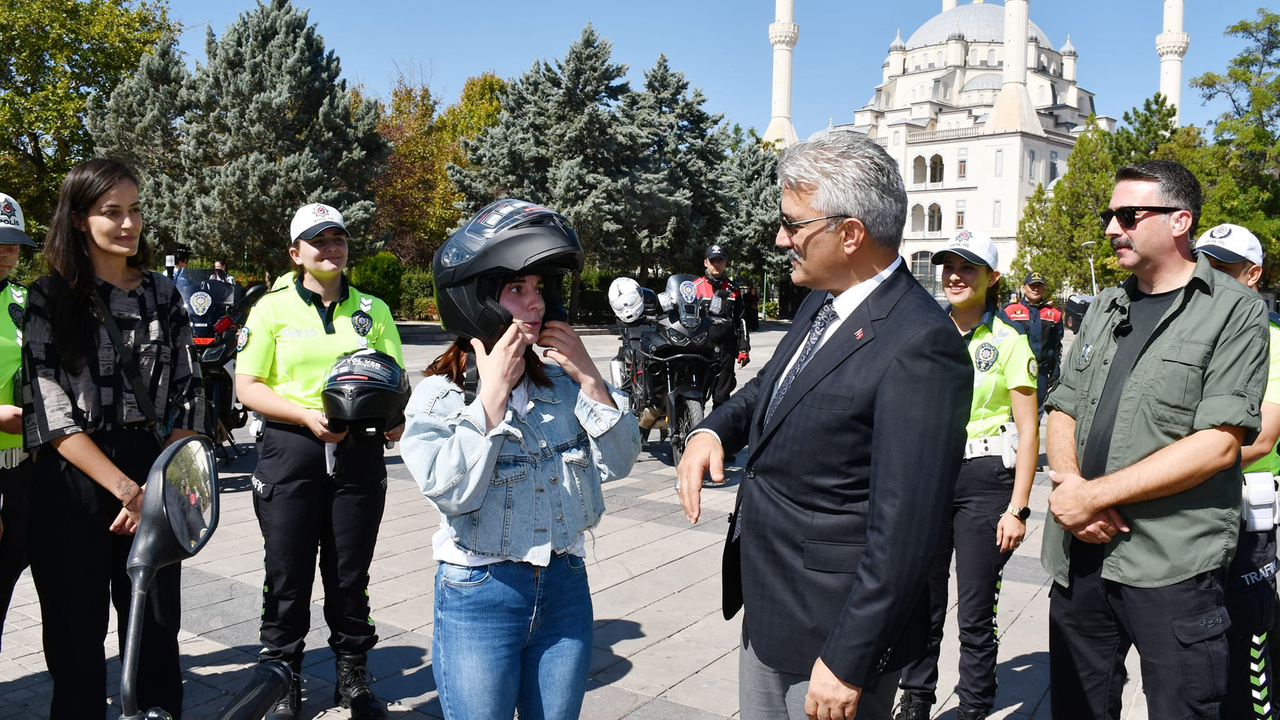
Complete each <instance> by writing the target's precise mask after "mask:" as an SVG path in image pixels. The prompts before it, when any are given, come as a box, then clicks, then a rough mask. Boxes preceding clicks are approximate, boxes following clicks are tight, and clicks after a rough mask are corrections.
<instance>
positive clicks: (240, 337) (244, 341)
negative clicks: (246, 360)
mask: <svg viewBox="0 0 1280 720" xmlns="http://www.w3.org/2000/svg"><path fill="white" fill-rule="evenodd" d="M248 345H249V328H247V327H242V328H240V332H239V333H237V334H236V352H243V351H244V349H245V347H247V346H248Z"/></svg>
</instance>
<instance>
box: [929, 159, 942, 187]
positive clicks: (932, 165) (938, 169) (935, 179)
mask: <svg viewBox="0 0 1280 720" xmlns="http://www.w3.org/2000/svg"><path fill="white" fill-rule="evenodd" d="M929 182H931V183H940V182H942V156H941V155H934V156H933V157H931V158H929Z"/></svg>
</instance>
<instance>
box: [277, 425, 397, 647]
mask: <svg viewBox="0 0 1280 720" xmlns="http://www.w3.org/2000/svg"><path fill="white" fill-rule="evenodd" d="M258 451H259V456H258V467H257V469H256V470H255V471H254V476H253V486H254V498H253V509H254V512H255V513H256V514H257V516H258V526H259V527H260V528H261V529H262V537H263V541H264V545H265V548H266V562H265V565H266V571H267V578H266V583H265V584H264V586H263V599H262V646H263V650H262V654H261V657H262V659H264V660H275V659H279V660H286V661H289V662H293V661H297V660H299V659H301V657H302V652H303V646H304V641H305V639H306V635H307V632H308V630H310V628H311V584H312V581H313V580H314V579H315V572H316V554H317V551H318V552H319V556H320V579H321V581H322V582H323V584H324V618H325V622H326V623H327V624H328V626H329V646H330V647H332V648H333V650H334V652H335V653H336V654H338V655H354V654H360V653H365V652H368V650H369V649H370V648H372V647H373V646H374V644H375V643H377V641H378V636H377V634H376V633H375V629H374V626H373V622H372V620H370V618H369V597H368V592H367V591H368V588H369V565H370V563H372V562H373V551H374V546H375V545H376V544H377V541H378V526H379V525H380V524H381V522H382V510H383V507H384V505H385V504H386V494H387V466H386V463H385V462H384V460H383V457H382V438H381V437H377V438H370V437H356V436H354V435H348V436H347V437H346V438H345V439H343V441H342V442H341V443H339V444H338V448H337V451H336V455H337V462H336V465H335V472H334V477H332V478H330V477H329V476H328V474H327V473H326V468H325V456H324V443H322V442H320V440H319V439H317V438H316V436H315V435H313V434H312V433H311V431H310V430H307V429H306V428H303V427H299V426H292V425H282V424H278V423H268V424H267V427H266V429H265V430H264V432H263V435H262V441H261V443H260V444H259V448H258Z"/></svg>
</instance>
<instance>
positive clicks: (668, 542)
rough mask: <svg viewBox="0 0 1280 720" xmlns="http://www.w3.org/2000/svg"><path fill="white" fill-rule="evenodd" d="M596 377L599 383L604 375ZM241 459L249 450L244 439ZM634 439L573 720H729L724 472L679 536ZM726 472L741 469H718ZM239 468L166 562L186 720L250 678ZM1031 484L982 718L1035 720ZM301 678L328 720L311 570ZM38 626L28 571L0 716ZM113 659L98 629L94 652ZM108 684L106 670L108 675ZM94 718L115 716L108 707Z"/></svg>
mask: <svg viewBox="0 0 1280 720" xmlns="http://www.w3.org/2000/svg"><path fill="white" fill-rule="evenodd" d="M784 331H785V326H783V325H766V327H765V328H763V331H762V332H760V333H757V334H755V335H753V337H752V345H753V347H754V348H755V349H754V350H753V354H752V357H753V361H752V363H751V365H749V366H748V367H747V368H745V369H744V370H743V371H740V374H739V382H740V383H742V382H745V381H746V380H748V379H750V377H752V376H753V375H754V373H755V371H756V370H758V369H759V368H760V366H761V365H763V363H764V361H765V360H766V359H767V358H768V357H769V355H770V353H772V352H773V349H774V347H776V345H777V343H778V341H779V340H780V339H781V337H782V334H783V332H784ZM585 341H586V344H587V348H588V350H589V351H590V352H591V354H592V357H593V359H595V360H596V363H597V365H598V366H599V367H601V368H602V371H604V372H606V373H607V363H608V360H609V358H610V357H612V356H613V353H614V352H615V350H616V341H615V340H613V339H612V338H611V337H609V336H607V335H594V336H589V337H586V338H585ZM442 349H443V345H441V344H439V343H438V342H430V341H429V340H428V341H415V340H413V339H410V340H409V342H408V343H407V344H406V348H405V356H406V358H405V359H406V364H407V365H409V367H410V368H415V367H416V368H422V367H425V366H426V364H427V362H429V361H430V360H431V359H433V358H434V357H435V356H436V355H437V354H439V352H440V351H441V350H442ZM606 377H607V374H606ZM242 440H243V441H244V442H242V443H241V445H240V447H241V448H242V449H243V450H245V451H248V452H250V453H251V452H252V446H251V445H249V444H248V438H247V436H245V437H242ZM654 440H655V442H650V443H646V444H645V446H644V449H643V452H642V454H641V457H640V461H639V462H638V463H637V465H636V468H635V471H634V472H633V473H632V475H631V476H630V477H628V478H626V479H624V480H621V481H618V482H614V483H610V484H608V485H607V486H606V490H605V498H606V503H607V507H608V508H609V510H608V512H607V514H606V515H605V517H604V519H603V520H602V521H601V523H600V526H599V528H597V529H596V531H595V532H594V533H593V535H592V537H591V538H590V539H589V541H588V543H587V549H588V552H589V558H588V562H589V566H588V572H589V574H590V578H591V588H592V595H593V600H594V606H595V617H596V630H595V642H594V651H593V657H592V662H591V680H590V685H589V690H588V693H587V698H586V703H585V707H584V709H583V713H582V717H583V718H586V719H587V720H622V719H623V718H625V719H626V720H665V719H670V720H676V719H679V720H721V719H724V718H736V717H737V716H738V715H737V713H738V687H737V686H738V680H737V678H738V668H737V647H738V636H739V631H740V622H739V620H738V619H735V620H734V621H729V622H726V621H725V620H724V619H723V618H722V616H721V612H720V550H721V544H722V543H723V541H724V530H725V527H726V525H725V518H726V517H727V515H728V512H729V511H730V510H731V509H732V506H733V498H734V493H735V490H736V484H737V477H736V473H732V472H731V478H730V480H729V481H728V482H727V483H726V486H725V487H723V488H714V489H709V490H706V491H705V492H704V495H703V498H704V508H705V509H704V519H703V520H701V521H700V522H699V523H698V524H697V525H694V526H690V525H689V524H688V522H687V521H686V520H685V518H684V515H683V513H682V512H681V511H680V506H679V503H678V501H677V499H676V497H675V494H674V492H673V491H672V484H673V481H674V477H675V470H674V468H673V467H672V465H671V459H670V454H669V451H668V449H667V446H666V445H665V443H664V444H659V443H657V442H656V440H657V433H654ZM387 464H388V470H389V474H390V479H389V483H388V495H387V505H386V515H385V518H384V520H383V523H382V527H381V532H380V537H379V541H378V550H377V555H376V557H375V559H374V562H373V568H372V570H371V575H372V584H371V586H370V589H369V594H370V599H371V602H372V605H373V618H374V620H375V621H376V623H377V625H378V633H379V636H380V638H381V640H380V642H379V643H378V646H377V647H376V648H375V649H374V650H373V651H372V652H371V653H370V655H369V668H370V670H371V671H372V673H373V675H374V676H375V678H376V682H374V683H373V686H372V687H373V689H374V690H375V692H377V694H378V695H379V696H380V697H382V698H384V699H386V700H388V701H390V703H391V705H390V708H391V711H392V716H393V717H396V718H438V717H440V715H441V714H440V707H439V703H438V702H437V700H436V691H435V681H434V679H433V678H432V674H431V625H432V615H431V607H432V582H433V577H434V572H435V563H434V562H433V561H432V559H431V535H432V533H434V532H435V530H436V528H437V527H438V523H439V519H438V516H437V514H436V512H435V510H433V509H432V508H431V507H430V506H429V505H428V504H427V502H426V500H424V499H423V497H422V495H421V493H420V492H419V490H418V488H417V485H416V484H415V483H414V481H413V480H412V479H411V478H410V476H409V473H408V471H407V470H406V468H405V467H404V465H403V464H402V463H401V461H400V457H399V454H398V452H392V453H390V454H389V455H388V463H387ZM731 467H732V468H734V469H738V470H740V466H738V465H731ZM252 468H253V457H252V456H251V455H250V456H249V457H246V458H241V459H238V460H236V461H234V462H230V463H226V464H224V465H223V466H222V467H221V468H220V471H221V476H222V477H221V487H222V492H221V501H222V516H221V520H220V522H219V526H218V529H217V534H216V536H215V537H214V539H213V540H212V541H211V542H210V544H209V545H208V547H206V548H205V549H204V550H203V551H202V552H201V553H200V555H198V556H197V557H196V558H194V559H192V560H191V561H189V562H187V563H186V564H185V566H184V568H183V608H184V611H183V619H182V634H181V636H180V641H181V650H182V664H183V671H184V677H185V680H186V685H185V688H186V702H185V707H184V713H183V717H184V718H185V719H186V720H205V719H207V718H216V717H217V714H218V711H219V710H220V709H221V708H222V707H223V706H225V705H226V703H227V701H228V700H229V699H230V698H231V696H232V695H233V694H234V693H235V692H236V691H237V690H238V689H239V687H240V686H241V685H242V684H243V683H244V681H245V680H246V679H247V678H248V677H249V674H250V672H251V671H252V664H253V662H254V658H255V653H256V652H257V637H258V617H259V613H260V610H261V594H260V593H261V587H262V540H261V535H260V534H259V531H258V527H257V521H256V520H255V519H254V516H253V510H252V506H251V502H250V495H249V491H248V487H249V482H248V477H249V475H248V474H249V473H250V472H251V471H252ZM1048 492H1049V487H1048V480H1047V479H1046V478H1045V477H1044V476H1043V475H1041V476H1038V477H1037V481H1036V485H1035V488H1034V490H1033V492H1032V496H1031V505H1032V507H1033V508H1034V512H1033V513H1032V516H1031V520H1030V522H1029V526H1028V527H1029V532H1030V536H1029V537H1028V540H1027V542H1026V543H1024V545H1023V547H1022V549H1021V550H1019V552H1018V554H1016V555H1015V556H1014V557H1013V559H1012V560H1011V561H1010V563H1009V565H1008V567H1007V568H1006V571H1005V577H1004V583H1003V588H1002V594H1001V598H1000V606H999V627H1000V633H1001V642H1000V666H999V680H1000V692H999V695H998V697H997V701H996V710H995V713H994V714H993V715H992V718H1002V719H1003V718H1014V719H1017V720H1025V719H1035V720H1041V719H1045V718H1049V717H1050V714H1049V708H1048V639H1047V638H1048V625H1047V623H1048V589H1049V585H1050V582H1049V579H1048V576H1047V575H1046V574H1045V573H1044V571H1043V570H1042V569H1041V568H1040V563H1039V560H1038V557H1037V556H1038V551H1039V545H1040V542H1039V541H1040V530H1041V528H1042V526H1043V523H1044V519H1045V515H1044V510H1045V508H1046V497H1047V495H1048ZM312 598H313V604H312V616H311V617H312V619H311V627H312V630H311V633H310V634H309V635H308V637H307V647H308V648H309V649H310V650H309V652H308V653H307V654H306V661H305V668H304V698H305V700H304V711H305V712H304V717H306V718H326V719H329V718H345V717H347V713H346V711H342V710H339V709H336V708H335V707H334V703H333V682H334V667H333V655H332V653H331V652H330V651H329V650H328V648H327V644H326V637H327V632H326V631H325V629H324V618H323V615H322V613H321V609H320V607H321V606H320V602H321V600H322V598H323V588H322V587H321V585H320V582H319V577H318V575H317V578H316V584H315V587H314V591H313V595H312ZM40 632H41V618H40V608H39V604H38V603H37V600H36V594H35V589H34V587H33V586H32V584H31V580H30V574H29V573H28V574H26V575H24V576H23V578H22V580H21V582H20V583H19V585H18V588H17V590H16V592H15V593H14V599H13V604H12V606H11V608H10V610H9V615H8V619H7V622H6V624H5V628H4V634H3V645H2V649H0V698H3V702H0V720H8V719H10V718H35V719H40V718H47V717H48V704H49V697H50V692H51V687H52V682H51V680H50V679H49V675H48V672H47V671H46V669H45V663H44V656H43V653H42V651H41V642H40ZM105 649H106V652H107V655H108V657H112V658H114V657H115V656H116V653H117V645H116V636H115V625H114V622H113V624H112V630H111V632H110V633H109V634H108V637H107V639H106V643H105ZM957 653H958V650H957V646H956V641H955V627H954V620H953V618H952V620H951V622H950V623H949V626H948V629H947V634H946V640H945V641H944V644H943V648H942V662H941V668H940V670H941V680H940V683H939V699H940V703H939V705H938V706H937V707H936V708H935V717H937V718H945V719H948V720H950V719H951V718H954V717H955V710H954V708H955V704H956V700H955V697H954V694H953V693H952V692H951V690H950V688H952V687H953V686H954V684H955V681H956V662H957V657H958V655H957ZM1129 666H1130V678H1131V680H1130V682H1129V684H1128V685H1127V686H1126V689H1125V709H1124V714H1123V718H1124V719H1125V720H1145V718H1146V708H1145V704H1144V702H1143V701H1142V694H1141V688H1140V683H1139V682H1138V681H1137V677H1138V672H1137V665H1136V655H1133V656H1131V657H1130V663H1129ZM109 672H110V676H109V678H108V683H109V687H111V688H116V687H117V686H118V682H119V664H118V662H116V661H114V660H113V661H112V663H111V664H110V666H109ZM107 702H109V703H110V704H111V707H110V708H109V709H108V717H110V718H115V717H118V716H119V710H118V702H119V700H118V698H111V699H109V700H108V701H107Z"/></svg>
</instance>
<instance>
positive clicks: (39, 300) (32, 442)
mask: <svg viewBox="0 0 1280 720" xmlns="http://www.w3.org/2000/svg"><path fill="white" fill-rule="evenodd" d="M95 282H96V283H97V290H98V293H99V294H100V295H101V297H102V300H103V302H104V303H105V304H106V305H107V307H108V308H110V310H111V316H112V317H113V318H115V321H116V325H118V326H119V328H120V333H121V335H122V336H123V337H124V341H125V342H126V343H128V344H129V345H130V346H131V347H132V348H133V353H134V358H135V359H136V360H137V363H138V368H139V371H140V373H141V375H142V380H143V384H145V385H146V386H147V387H148V388H149V390H150V394H151V400H152V402H153V403H154V404H155V408H156V414H157V416H158V417H159V418H160V422H161V424H162V425H166V426H167V427H176V428H183V429H187V430H195V431H197V432H206V431H207V428H206V418H205V403H204V389H203V385H202V383H201V382H200V370H199V365H198V364H197V363H196V360H195V348H194V345H193V344H192V341H191V325H190V322H189V320H188V319H187V311H186V308H185V306H184V305H183V301H182V295H181V294H180V293H179V292H178V290H177V288H175V287H174V285H173V282H172V281H171V280H169V278H167V277H165V276H164V275H161V274H159V273H153V272H144V273H143V276H142V284H141V285H139V286H138V288H137V289H134V290H122V289H120V288H118V287H115V286H114V285H111V284H109V283H107V282H104V281H102V280H101V279H95ZM53 287H54V285H53V278H51V277H49V276H47V275H46V276H45V277H42V278H40V279H39V280H36V281H35V283H33V284H32V285H31V289H30V295H29V298H28V302H27V311H26V322H25V327H24V331H23V345H22V362H23V370H24V373H23V375H24V383H23V395H22V397H23V413H22V421H23V423H22V424H23V436H24V441H25V445H26V447H27V449H28V450H31V449H35V448H36V447H38V446H40V445H43V444H45V443H47V442H49V441H50V440H53V439H55V438H59V437H62V436H63V435H70V434H72V433H77V432H87V433H94V432H98V431H106V430H118V429H120V428H123V427H126V426H137V425H145V424H146V422H147V418H146V415H145V414H144V413H143V412H142V410H141V409H140V408H139V407H138V403H137V401H136V400H135V399H134V394H133V387H132V385H130V383H129V380H128V378H127V377H126V376H125V373H124V372H123V370H122V369H121V368H120V361H119V356H118V355H117V353H116V349H115V345H114V344H113V343H112V342H111V337H110V335H108V334H107V330H106V328H105V327H103V326H101V325H99V327H98V332H97V336H96V337H95V339H94V347H95V348H96V353H95V354H94V355H91V356H90V357H89V359H88V361H87V362H85V363H84V365H83V367H82V368H81V369H80V370H79V371H78V372H76V373H74V374H72V373H68V372H67V371H66V370H65V369H64V368H63V367H62V363H61V362H60V361H59V355H58V348H57V346H56V345H55V343H54V338H53V332H52V326H51V324H50V309H49V295H50V292H52V288H53ZM85 312H93V311H92V309H91V308H90V307H86V308H85Z"/></svg>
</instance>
